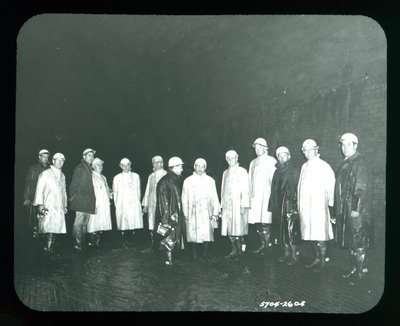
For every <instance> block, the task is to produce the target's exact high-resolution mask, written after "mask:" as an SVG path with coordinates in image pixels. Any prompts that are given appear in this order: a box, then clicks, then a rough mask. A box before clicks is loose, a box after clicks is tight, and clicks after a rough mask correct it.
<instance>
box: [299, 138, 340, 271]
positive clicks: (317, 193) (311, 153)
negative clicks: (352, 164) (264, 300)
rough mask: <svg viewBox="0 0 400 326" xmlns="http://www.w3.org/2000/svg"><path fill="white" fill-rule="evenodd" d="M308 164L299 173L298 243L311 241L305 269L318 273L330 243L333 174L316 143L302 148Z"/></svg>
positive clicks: (313, 142) (331, 236)
mask: <svg viewBox="0 0 400 326" xmlns="http://www.w3.org/2000/svg"><path fill="white" fill-rule="evenodd" d="M302 151H303V153H304V156H305V157H306V158H307V162H306V163H304V164H303V166H302V167H301V171H300V178H299V184H298V210H299V215H300V230H301V239H302V240H305V241H310V242H311V244H312V249H313V252H314V255H315V259H314V261H313V262H312V263H311V264H310V265H306V266H305V267H306V268H313V269H314V270H315V271H320V270H321V268H323V267H324V266H325V259H326V253H327V249H328V241H329V240H332V239H333V230H332V225H331V221H330V212H329V206H331V207H332V206H333V201H334V188H335V174H334V172H333V170H332V168H331V167H330V165H329V164H328V163H326V162H325V161H323V160H321V159H320V158H319V154H318V146H317V143H316V142H315V141H314V140H313V139H307V140H305V141H304V143H303V146H302Z"/></svg>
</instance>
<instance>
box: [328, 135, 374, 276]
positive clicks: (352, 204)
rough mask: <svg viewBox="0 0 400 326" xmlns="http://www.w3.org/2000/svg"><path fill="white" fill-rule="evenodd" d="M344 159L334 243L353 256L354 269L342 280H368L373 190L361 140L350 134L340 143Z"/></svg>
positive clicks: (337, 193)
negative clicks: (358, 148) (360, 149)
mask: <svg viewBox="0 0 400 326" xmlns="http://www.w3.org/2000/svg"><path fill="white" fill-rule="evenodd" d="M340 142H341V147H342V152H343V155H344V157H345V159H344V161H343V162H342V164H341V166H340V167H339V169H338V171H337V174H336V186H335V215H336V216H335V217H336V220H334V222H336V234H335V241H336V243H337V244H338V245H339V247H341V248H347V249H348V250H349V253H350V257H351V261H352V268H351V270H350V271H349V272H348V273H346V274H344V275H343V278H348V277H351V276H353V275H354V276H356V277H358V278H359V279H365V278H366V275H367V272H368V268H367V254H368V249H369V248H370V247H371V245H372V219H371V214H370V209H371V208H370V203H371V188H370V184H369V180H368V167H367V162H366V159H365V157H364V156H363V155H361V154H360V153H359V152H357V146H358V138H357V137H356V136H355V135H354V134H351V133H346V134H344V135H343V136H342V137H341V139H340Z"/></svg>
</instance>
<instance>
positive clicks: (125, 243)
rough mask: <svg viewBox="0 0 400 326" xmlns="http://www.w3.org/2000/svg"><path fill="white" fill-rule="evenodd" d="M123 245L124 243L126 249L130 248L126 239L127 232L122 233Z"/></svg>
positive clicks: (123, 246)
mask: <svg viewBox="0 0 400 326" xmlns="http://www.w3.org/2000/svg"><path fill="white" fill-rule="evenodd" d="M121 243H122V248H124V249H126V248H128V240H127V238H126V233H125V231H121Z"/></svg>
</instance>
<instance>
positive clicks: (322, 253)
mask: <svg viewBox="0 0 400 326" xmlns="http://www.w3.org/2000/svg"><path fill="white" fill-rule="evenodd" d="M318 249H319V252H320V257H321V263H320V264H319V265H316V266H315V267H314V268H313V270H314V272H317V273H318V272H320V271H321V270H323V269H324V268H325V267H326V265H327V262H326V260H325V258H326V254H327V250H328V242H327V241H319V242H318Z"/></svg>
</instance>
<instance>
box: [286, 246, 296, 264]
mask: <svg viewBox="0 0 400 326" xmlns="http://www.w3.org/2000/svg"><path fill="white" fill-rule="evenodd" d="M290 253H291V256H290V259H289V261H288V262H287V263H286V265H288V266H293V265H294V264H296V263H297V262H298V261H299V258H298V257H297V246H296V245H293V244H292V245H290Z"/></svg>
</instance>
